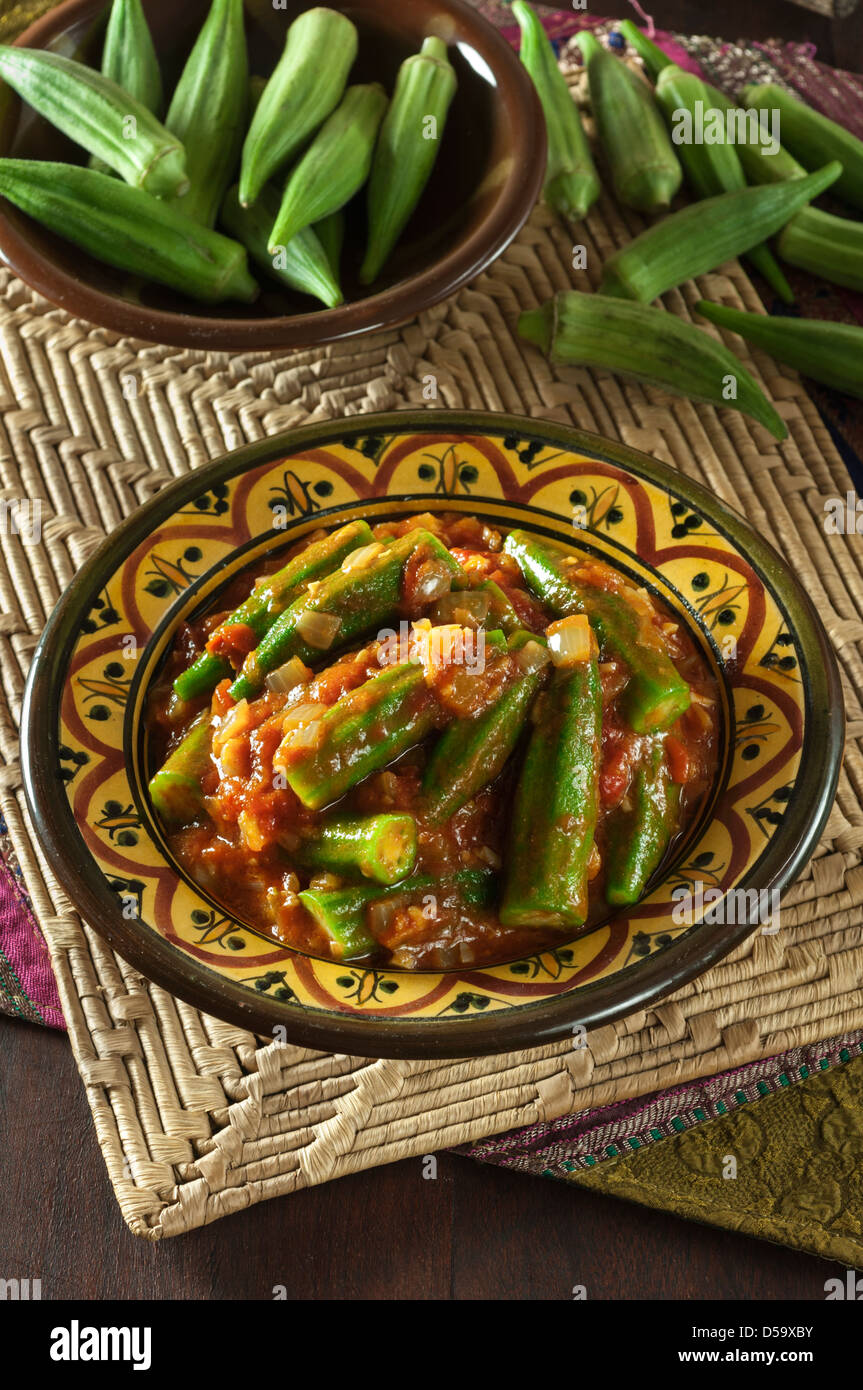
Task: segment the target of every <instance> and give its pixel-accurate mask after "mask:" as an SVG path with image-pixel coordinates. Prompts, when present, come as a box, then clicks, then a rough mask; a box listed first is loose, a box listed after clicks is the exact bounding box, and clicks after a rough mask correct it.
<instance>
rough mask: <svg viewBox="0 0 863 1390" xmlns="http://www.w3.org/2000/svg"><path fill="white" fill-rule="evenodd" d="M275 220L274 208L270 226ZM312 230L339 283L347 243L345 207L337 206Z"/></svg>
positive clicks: (335, 279)
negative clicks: (343, 253) (343, 249)
mask: <svg viewBox="0 0 863 1390" xmlns="http://www.w3.org/2000/svg"><path fill="white" fill-rule="evenodd" d="M275 220H276V212H275V209H274V211H273V216H272V217H271V218H270V226H272V225H273V223H274V222H275ZM312 231H313V232H314V234H315V236H316V237H317V239H318V241H319V242H320V243H321V246H322V247H323V248H324V252H325V254H326V257H327V260H328V262H329V266H330V271H331V272H332V277H333V280H334V281H335V283H336V284H337V285H338V283H339V280H340V277H341V263H342V248H343V247H344V244H345V211H344V208H337V209H336V211H335V212H331V213H330V215H329V217H324V218H323V219H322V220H321V221H320V222H316V223H315V224H314V226H313V227H312ZM294 241H296V237H294Z"/></svg>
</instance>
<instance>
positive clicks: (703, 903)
mask: <svg viewBox="0 0 863 1390" xmlns="http://www.w3.org/2000/svg"><path fill="white" fill-rule="evenodd" d="M426 512H428V513H433V514H434V515H435V516H436V517H439V518H440V517H443V518H444V519H445V520H446V524H447V525H450V526H451V527H452V528H454V533H458V532H459V527H460V526H463V525H464V524H469V525H471V526H476V525H477V524H479V525H480V526H481V527H483V528H485V530H484V531H483V534H484V535H489V536H501V535H506V534H508V533H509V532H511V531H519V532H526V533H529V535H531V536H535V537H537V538H539V539H540V540H542V541H544V542H545V543H547V542H549V541H551V542H558V543H563V544H564V545H565V546H566V547H568V548H569V549H570V550H571V551H572V553H574V554H575V555H576V556H579V557H581V558H582V560H583V561H584V562H585V563H586V564H590V565H594V566H598V567H599V569H602V568H603V567H605V566H608V567H610V568H611V569H612V570H613V571H615V572H616V573H617V574H619V575H621V576H622V577H623V580H624V581H625V582H626V584H627V585H629V586H631V587H632V589H633V590H637V591H638V592H640V593H641V594H646V595H649V596H650V598H651V601H652V602H655V603H656V604H657V605H659V606H660V607H661V610H662V612H663V613H665V615H666V616H667V618H668V619H669V620H670V621H669V627H670V628H671V629H675V628H677V627H679V628H680V629H682V630H683V632H684V634H685V640H686V643H687V644H688V649H689V650H690V652H691V653H693V655H692V657H691V659H692V660H697V661H698V662H699V663H700V668H701V669H703V670H704V671H706V673H707V677H709V680H710V682H711V689H712V690H713V691H714V699H713V700H712V701H711V705H712V707H713V715H712V718H713V719H714V720H715V731H714V732H715V738H714V744H713V750H714V759H713V763H712V764H711V775H710V782H709V786H706V788H705V789H704V792H703V795H701V797H700V799H699V802H698V805H697V807H696V808H695V810H694V812H693V814H692V815H691V817H690V818H689V820H688V822H687V824H686V826H685V829H684V833H682V834H680V835H679V836H678V838H677V839H676V840H675V841H674V843H673V846H672V849H671V851H670V853H669V854H667V855H666V857H665V860H664V861H663V862H662V864H661V866H660V868H659V870H658V871H657V872H656V873H654V875H653V877H652V879H651V880H650V882H649V883H648V885H647V889H646V891H645V893H644V895H643V896H642V897H641V898H640V900H639V901H638V902H637V903H636V904H635V905H630V906H627V907H622V908H618V909H617V910H614V911H609V912H606V913H605V914H604V915H603V916H602V918H601V920H600V919H597V920H589V923H588V929H586V930H584V929H580V930H574V929H567V928H565V927H564V928H563V929H561V930H556V931H554V932H551V933H550V932H548V931H546V932H544V933H538V934H537V936H536V939H535V943H533V944H532V938H531V936H530V933H529V932H528V933H527V934H525V933H522V935H521V937H519V938H515V937H513V938H512V940H516V939H517V940H518V941H519V947H518V950H517V951H516V952H515V954H513V953H512V951H510V953H509V954H508V955H507V954H506V952H505V951H504V953H503V955H504V958H501V959H494V958H485V957H483V956H482V955H480V956H479V957H477V956H476V955H475V953H473V952H467V951H465V952H463V955H462V958H461V959H459V960H457V962H456V963H455V964H453V963H452V962H451V961H446V963H445V965H439V966H437V967H436V968H431V967H430V966H429V965H428V961H429V960H430V959H438V957H422V956H419V957H417V960H418V961H419V963H420V968H416V961H415V962H414V968H405V967H404V964H403V963H401V964H400V963H399V962H400V959H401V958H400V956H399V953H398V952H393V953H391V954H389V955H388V956H386V958H383V959H378V960H371V961H368V960H364V959H345V958H343V959H337V958H334V953H333V952H323V951H318V950H316V949H315V946H314V938H313V937H312V938H310V941H311V945H309V944H305V945H304V944H303V943H302V942H299V941H297V940H293V939H290V938H289V939H287V940H286V939H285V934H284V933H281V934H280V933H279V932H278V931H275V930H269V929H268V928H267V926H266V925H265V924H262V922H261V921H260V920H258V919H256V918H255V919H250V917H249V916H245V915H244V913H243V912H242V911H241V910H237V909H236V907H235V908H234V909H233V910H231V909H229V908H226V906H225V896H224V893H222V892H215V893H213V892H211V891H210V889H211V884H210V883H209V882H208V880H207V879H206V877H202V876H201V875H200V874H195V873H193V872H190V870H189V864H188V862H187V861H186V859H185V858H184V857H183V855H182V854H178V853H177V852H175V851H176V847H175V842H174V840H173V839H171V838H170V837H167V836H166V834H165V830H164V826H163V825H162V824H161V822H160V819H159V816H158V815H157V813H156V810H155V808H154V805H153V802H152V800H151V797H150V795H149V792H148V782H149V779H150V776H151V775H152V772H153V767H152V757H151V751H150V745H151V740H150V738H149V735H148V727H147V725H148V719H149V717H150V716H149V714H148V711H150V710H152V708H153V698H154V691H156V690H158V688H159V682H160V681H161V682H162V684H163V685H164V681H165V670H166V669H167V668H166V662H168V661H169V660H170V659H171V658H170V655H169V654H170V653H171V652H172V651H173V650H175V645H176V642H177V641H178V640H180V639H181V638H182V634H183V633H186V632H188V631H190V630H194V624H195V623H196V622H197V621H199V620H200V618H201V615H202V614H206V613H207V612H208V611H214V610H219V609H220V607H221V608H222V609H224V608H225V607H226V604H225V603H221V604H220V596H221V595H222V594H223V593H225V594H229V593H230V592H231V588H230V586H231V584H232V583H236V582H237V580H238V576H241V575H242V574H243V573H244V572H251V573H254V570H255V567H259V568H260V569H261V570H262V571H264V572H266V571H267V568H268V566H269V570H270V571H272V569H273V568H274V565H273V563H272V560H273V556H275V555H277V554H281V553H284V552H285V550H286V548H287V547H291V546H296V545H297V544H298V543H300V542H302V541H303V539H304V538H306V537H311V536H313V535H315V536H317V535H319V534H320V533H321V532H322V530H326V531H328V532H331V531H332V530H333V529H334V528H338V527H341V526H345V525H347V524H348V523H350V522H355V521H357V520H362V521H364V522H367V523H368V524H369V525H370V526H372V527H374V526H376V525H377V526H384V527H387V526H389V527H392V528H393V530H394V532H396V533H397V532H398V528H399V525H400V523H401V522H403V521H404V520H405V519H406V518H408V517H411V516H414V515H416V514H417V513H426ZM466 519H470V521H469V523H468V522H467V521H466ZM490 544H493V543H491V542H490ZM289 553H291V552H290V551H289ZM178 634H179V638H178ZM843 727H844V716H843V706H842V696H841V689H840V684H839V678H838V673H837V668H836V663H835V659H834V656H833V654H832V651H831V649H830V647H829V644H828V642H827V640H826V638H825V635H824V633H823V630H822V628H821V625H820V623H819V621H818V618H817V616H816V614H815V612H814V611H813V608H812V606H811V604H810V602H809V600H808V598H807V597H806V595H805V594H804V593H803V592H802V590H801V589H800V587H799V586H798V584H797V582H796V580H795V578H794V576H793V575H792V574H791V573H790V572H789V571H788V569H787V567H786V566H785V564H784V562H783V561H782V560H781V558H780V557H779V556H778V555H777V553H776V552H775V551H774V550H773V549H772V548H771V547H770V546H769V545H768V544H766V543H765V541H763V540H762V539H761V538H760V537H758V536H756V535H755V534H754V533H753V532H752V531H751V530H750V528H749V527H748V525H747V524H746V522H745V521H744V520H743V519H742V518H741V517H739V516H737V515H736V514H733V513H732V512H730V511H729V510H728V509H727V508H725V507H724V506H723V505H722V504H720V503H719V502H718V500H717V499H716V498H715V497H713V496H711V495H710V494H709V493H708V492H707V491H706V490H704V489H703V488H701V487H700V486H698V485H697V484H695V483H693V482H691V481H690V480H689V479H687V478H685V477H683V476H681V475H680V474H678V473H676V472H674V471H673V470H672V469H670V468H668V467H667V466H666V465H664V464H661V463H658V462H656V461H654V460H652V459H650V458H647V457H645V456H644V455H641V454H638V453H636V452H635V451H633V450H631V449H627V448H625V447H624V446H622V445H620V444H616V443H612V442H610V441H607V440H603V439H600V438H598V437H596V436H593V435H588V434H583V433H580V432H578V431H576V430H573V429H569V428H566V427H562V426H559V425H555V424H551V423H545V422H542V421H538V420H528V419H521V418H516V417H510V416H503V415H482V414H476V413H461V412H458V413H452V412H443V411H434V412H422V411H406V412H400V413H396V414H388V415H378V416H362V417H354V418H352V419H350V420H343V421H340V422H332V423H326V424H318V425H314V426H309V427H306V428H304V429H299V430H295V431H291V432H290V433H288V434H285V435H280V436H277V437H275V438H272V439H268V440H265V441H263V442H262V443H259V444H255V445H251V446H249V447H247V448H243V449H240V450H237V451H236V452H235V453H232V454H229V455H227V456H226V457H225V458H222V459H220V460H217V461H216V462H214V463H212V464H210V465H208V466H207V467H205V468H202V469H198V470H196V472H195V473H193V474H191V475H189V476H188V477H185V478H183V479H180V480H178V481H177V482H176V483H174V484H172V485H171V486H170V487H168V488H166V489H164V490H163V491H162V492H160V493H159V494H158V496H156V497H155V498H154V499H153V500H152V501H151V502H149V503H148V504H147V505H146V506H144V507H142V508H141V509H140V510H139V511H138V512H137V513H135V515H134V516H133V517H131V518H130V519H129V520H128V521H127V522H126V523H125V524H124V525H123V526H121V527H120V528H119V529H118V530H117V531H116V532H115V533H114V534H113V535H112V536H111V537H110V539H109V540H108V541H107V542H106V543H105V544H104V545H103V546H102V547H101V549H100V550H98V551H97V552H96V553H95V554H94V555H93V557H92V558H91V559H90V560H89V562H88V563H87V564H86V565H85V566H84V568H83V569H82V570H81V572H80V573H79V574H78V576H77V577H76V579H75V581H74V583H73V584H72V585H71V587H70V588H69V590H68V591H67V592H66V594H65V595H64V597H63V599H62V600H61V602H60V603H59V605H58V606H57V608H56V610H55V612H54V613H53V615H52V617H51V620H50V622H49V624H48V626H47V628H46V630H45V633H44V635H43V637H42V640H41V642H40V644H39V648H38V650H37V654H36V658H35V660H34V663H33V668H32V671H31V674H30V679H29V682H28V687H27V693H26V699H25V711H24V721H23V729H22V748H23V756H24V771H25V785H26V790H27V796H28V800H29V804H30V808H31V812H32V815H33V818H34V822H35V824H36V828H37V832H38V834H39V835H40V837H41V839H42V841H43V843H44V845H45V847H46V850H47V853H48V854H49V856H50V858H51V861H52V863H53V864H54V866H55V869H56V871H57V873H58V876H59V877H60V879H61V881H62V882H63V884H64V886H65V888H66V890H67V892H68V893H69V895H70V897H71V899H72V901H73V902H74V904H75V906H76V908H77V909H78V910H79V911H80V912H81V914H82V916H83V917H84V918H85V920H86V921H88V922H89V923H90V924H91V925H92V927H93V928H94V929H95V930H96V931H97V932H99V933H100V934H101V935H102V936H104V937H105V939H106V940H107V941H108V942H110V944H111V945H112V946H113V947H115V948H116V950H117V951H118V952H119V953H120V954H121V955H122V956H123V957H125V959H127V960H128V961H130V962H131V963H132V964H133V965H134V966H135V967H136V968H138V969H140V970H141V971H142V972H143V973H144V974H145V975H147V976H148V977H149V978H150V979H152V980H154V981H156V982H157V983H158V984H160V985H162V986H163V987H164V988H166V989H168V990H170V991H172V992H173V993H174V994H176V995H177V996H179V997H180V998H182V999H185V1000H187V1001H189V1002H190V1003H192V1004H194V1005H196V1006H197V1007H199V1008H202V1009H204V1010H206V1011H208V1012H210V1013H213V1014H216V1015H217V1016H219V1017H222V1018H225V1019H227V1020H229V1021H232V1022H235V1023H237V1024H239V1025H241V1026H244V1027H247V1028H250V1029H252V1030H253V1031H256V1032H259V1033H262V1034H267V1035H273V1034H275V1036H277V1037H280V1038H281V1039H282V1040H283V1041H290V1042H296V1043H300V1044H304V1045H308V1046H311V1047H316V1048H321V1049H326V1050H332V1051H339V1052H347V1053H358V1054H361V1055H367V1056H407V1057H423V1056H445V1057H452V1056H460V1055H469V1054H473V1053H491V1052H496V1051H503V1050H506V1049H509V1048H516V1047H518V1048H521V1047H528V1046H532V1045H536V1044H539V1043H542V1042H548V1041H550V1040H552V1039H554V1038H559V1037H561V1036H565V1035H567V1034H573V1032H576V1033H578V1032H579V1031H580V1030H582V1029H584V1028H589V1027H593V1026H597V1025H599V1024H602V1023H606V1022H609V1021H611V1020H613V1019H615V1018H618V1017H620V1016H622V1015H625V1014H626V1013H628V1012H631V1011H633V1010H635V1009H641V1008H644V1007H645V1006H647V1005H649V1004H650V1003H651V1002H653V1001H655V1000H658V999H659V998H661V997H662V996H663V995H666V994H668V993H669V992H671V991H672V990H674V989H676V988H678V987H679V986H680V985H682V984H684V983H685V982H686V981H688V980H690V979H692V978H693V977H694V976H696V975H697V974H699V973H700V972H702V971H704V970H706V969H707V968H708V967H709V966H711V965H712V964H714V963H715V962H716V961H718V960H719V959H720V958H721V957H722V956H724V955H726V954H727V953H728V952H729V951H730V950H732V949H733V948H734V946H735V945H737V944H738V943H739V942H740V941H741V940H743V938H744V937H745V936H746V935H748V934H749V933H750V932H751V931H753V930H754V929H761V930H764V931H775V930H776V929H777V927H778V926H779V917H778V913H779V910H780V909H781V893H782V890H783V889H784V888H785V887H786V886H787V885H788V884H789V883H790V882H791V881H792V880H793V878H794V876H795V875H796V874H797V873H798V872H799V870H800V869H801V867H802V866H803V865H804V864H805V862H806V860H807V858H808V857H809V856H810V854H811V853H812V851H813V849H814V847H815V844H816V842H817V839H818V836H819V834H820V831H821V829H822V827H823V825H824V822H825V820H826V817H827V815H828V813H829V809H830V806H831V804H832V800H833V796H834V793H835V787H836V781H837V777H838V769H839V764H840V759H841V751H842V741H843Z"/></svg>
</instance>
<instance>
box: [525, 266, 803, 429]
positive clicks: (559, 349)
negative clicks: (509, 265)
mask: <svg viewBox="0 0 863 1390" xmlns="http://www.w3.org/2000/svg"><path fill="white" fill-rule="evenodd" d="M518 331H519V333H520V334H521V336H522V337H523V338H526V339H527V340H528V341H529V342H531V343H535V344H536V345H537V347H540V348H541V349H542V351H543V352H545V353H546V354H548V355H549V356H550V358H551V360H552V362H559V363H565V364H578V365H579V366H583V367H600V368H606V369H607V370H608V371H611V372H614V373H615V374H616V375H618V376H624V377H632V378H634V379H635V380H636V381H646V382H650V383H651V384H653V385H655V386H661V387H663V388H664V389H665V390H667V391H673V392H675V393H676V394H677V395H680V396H687V397H688V398H689V399H690V400H695V401H706V402H707V403H708V404H710V405H715V406H728V407H729V409H731V410H741V411H742V412H743V413H744V415H751V416H752V418H753V419H754V420H758V421H759V423H760V424H762V425H764V427H765V429H768V430H769V431H770V433H771V434H772V435H773V437H774V438H775V439H784V438H785V437H786V435H787V434H788V430H787V428H786V426H785V424H784V422H783V421H782V419H781V417H780V416H779V415H778V414H777V412H776V410H775V409H774V408H773V406H772V405H771V404H770V402H769V401H768V399H767V397H766V396H765V394H764V392H763V391H762V390H761V387H760V386H759V385H758V383H757V382H756V381H755V379H754V378H753V377H752V376H750V374H749V372H747V370H746V368H745V367H744V366H743V364H742V362H739V361H738V359H737V358H736V357H735V356H734V354H733V353H731V352H729V350H728V348H726V347H725V346H724V345H723V344H722V343H719V342H717V341H716V339H715V338H712V337H711V336H710V335H709V334H708V333H702V332H701V330H700V329H698V328H696V327H694V325H693V324H691V323H687V322H686V320H685V319H681V318H678V316H677V315H676V314H670V313H667V312H666V310H665V309H653V308H650V307H649V306H648V305H645V304H635V303H633V302H632V301H630V300H625V299H611V298H608V297H607V296H605V295H600V294H583V293H581V292H580V291H577V290H572V291H569V292H568V293H567V292H561V293H560V294H557V295H555V297H554V299H551V300H549V301H548V303H546V304H543V305H542V306H541V307H540V308H539V309H529V310H527V311H526V312H525V313H523V314H522V315H521V317H520V318H519V321H518ZM728 378H733V379H734V380H735V382H736V384H737V394H736V395H735V396H734V397H733V399H730V400H729V399H727V398H726V395H725V391H724V383H725V382H726V381H727V379H728Z"/></svg>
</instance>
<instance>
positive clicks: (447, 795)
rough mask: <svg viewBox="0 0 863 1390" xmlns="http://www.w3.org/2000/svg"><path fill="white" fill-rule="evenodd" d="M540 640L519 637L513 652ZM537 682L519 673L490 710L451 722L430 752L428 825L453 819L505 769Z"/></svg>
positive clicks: (533, 675)
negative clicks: (516, 647) (530, 642)
mask: <svg viewBox="0 0 863 1390" xmlns="http://www.w3.org/2000/svg"><path fill="white" fill-rule="evenodd" d="M542 640H543V639H542V638H536V637H533V636H532V634H530V633H523V634H519V636H518V637H517V638H516V639H515V642H516V643H517V645H518V646H523V645H524V643H525V642H529V641H534V642H536V643H537V644H540V643H541V642H542ZM541 681H542V668H541V667H537V668H534V669H532V670H526V671H524V672H523V673H519V674H518V675H517V676H516V677H515V679H514V680H513V681H512V684H511V685H509V686H508V688H507V689H506V690H505V691H504V693H503V694H502V695H501V696H500V697H499V699H497V700H496V701H495V702H494V704H493V705H491V706H489V707H488V708H487V709H484V710H480V712H479V714H476V715H474V716H472V717H471V718H469V719H455V720H453V722H452V723H451V724H450V725H449V726H448V727H447V728H446V729H445V730H444V732H443V733H442V734H441V736H440V738H439V739H438V740H437V742H436V744H435V746H434V748H433V749H432V752H431V756H430V757H429V760H428V763H427V765H426V770H425V773H424V776H423V784H422V791H423V802H422V805H423V814H424V816H425V818H426V819H427V820H428V821H429V822H430V823H431V824H432V825H442V824H443V822H444V821H447V820H449V818H450V816H454V815H455V813H456V811H459V810H460V809H461V807H462V806H464V805H465V803H466V802H468V801H470V800H471V799H472V798H473V797H474V796H476V794H477V792H479V791H481V790H482V788H483V787H487V786H488V784H489V783H490V782H493V781H494V779H495V777H497V776H498V775H499V774H500V773H501V772H502V771H503V768H504V765H505V764H506V762H507V759H508V758H509V756H510V754H511V753H512V751H513V749H514V748H515V746H516V744H517V743H518V740H519V738H520V737H521V733H522V730H523V728H524V726H525V724H526V722H527V717H528V714H529V713H530V707H531V705H532V704H533V700H534V697H535V695H536V693H537V691H538V690H539V687H540V683H541Z"/></svg>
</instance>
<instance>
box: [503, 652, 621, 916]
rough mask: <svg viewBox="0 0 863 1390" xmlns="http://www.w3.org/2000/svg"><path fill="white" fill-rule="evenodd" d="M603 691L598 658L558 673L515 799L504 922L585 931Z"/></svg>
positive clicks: (559, 669)
mask: <svg viewBox="0 0 863 1390" xmlns="http://www.w3.org/2000/svg"><path fill="white" fill-rule="evenodd" d="M601 728H602V683H601V681H600V678H599V666H598V663H597V661H596V659H595V658H591V659H589V660H587V661H580V662H577V663H575V664H574V665H571V666H559V667H557V668H556V669H555V672H554V676H553V678H552V683H551V686H550V687H549V689H548V691H547V692H546V693H545V695H544V696H543V704H542V707H541V708H540V709H539V711H538V718H537V720H536V722H535V724H534V726H533V732H532V734H531V738H530V743H529V745H528V749H527V754H526V756H525V760H524V766H523V768H522V772H521V777H520V778H519V783H518V788H517V790H516V794H515V803H514V806H513V813H512V826H511V830H510V844H509V852H508V856H507V869H506V882H505V886H504V893H503V900H502V904H501V910H500V920H501V921H502V922H503V923H504V925H505V926H508V927H520V926H535V927H561V928H564V927H580V926H583V924H584V922H585V921H586V919H587V869H588V863H589V861H590V857H591V853H592V850H593V841H594V834H595V830H596V821H597V815H598V811H599V783H598V779H599V751H600V741H601Z"/></svg>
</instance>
